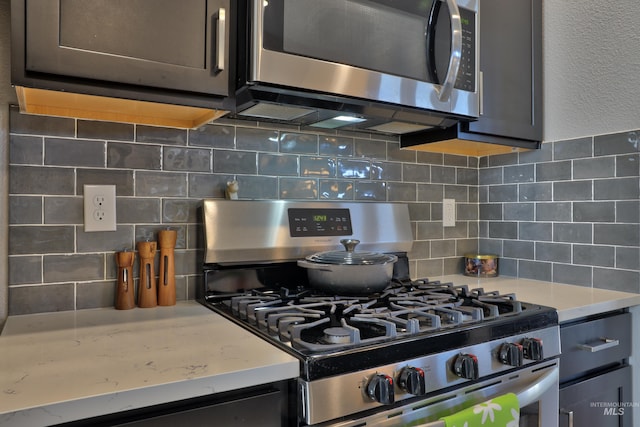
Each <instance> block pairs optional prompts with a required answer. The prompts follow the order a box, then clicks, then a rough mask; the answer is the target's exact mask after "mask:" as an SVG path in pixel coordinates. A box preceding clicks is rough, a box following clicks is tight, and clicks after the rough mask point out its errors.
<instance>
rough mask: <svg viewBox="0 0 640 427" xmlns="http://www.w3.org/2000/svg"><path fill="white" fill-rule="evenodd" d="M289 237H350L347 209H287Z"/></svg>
mask: <svg viewBox="0 0 640 427" xmlns="http://www.w3.org/2000/svg"><path fill="white" fill-rule="evenodd" d="M288 214H289V231H290V233H291V237H316V236H351V235H352V234H353V228H352V227H351V214H350V213H349V209H331V208H327V209H318V208H313V209H311V208H310V209H293V208H292V209H289V210H288Z"/></svg>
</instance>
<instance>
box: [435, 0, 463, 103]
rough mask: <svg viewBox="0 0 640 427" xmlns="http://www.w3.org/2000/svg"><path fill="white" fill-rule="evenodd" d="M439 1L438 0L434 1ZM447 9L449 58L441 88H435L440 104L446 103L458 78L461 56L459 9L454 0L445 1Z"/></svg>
mask: <svg viewBox="0 0 640 427" xmlns="http://www.w3.org/2000/svg"><path fill="white" fill-rule="evenodd" d="M436 1H440V0H436ZM446 1H447V6H448V8H449V18H450V19H451V56H450V57H449V67H448V69H447V75H446V76H445V78H444V82H443V83H442V86H440V87H436V92H437V94H438V99H439V100H440V101H442V102H445V101H448V100H449V98H450V97H451V92H452V91H453V85H455V83H456V79H457V78H458V70H459V69H460V57H461V56H462V23H461V22H460V9H458V4H457V3H456V0H446Z"/></svg>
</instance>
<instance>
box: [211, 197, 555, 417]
mask: <svg viewBox="0 0 640 427" xmlns="http://www.w3.org/2000/svg"><path fill="white" fill-rule="evenodd" d="M202 214H203V222H204V228H205V235H206V254H205V263H204V281H203V283H204V285H203V289H202V294H201V295H200V300H201V302H202V303H203V304H204V305H206V306H207V307H210V308H211V309H213V310H215V311H216V312H218V313H220V314H222V315H224V316H226V317H228V318H229V319H231V320H232V321H234V322H237V323H238V324H240V325H242V326H243V327H245V328H247V329H249V330H250V331H252V332H254V333H255V334H256V335H258V336H260V337H262V338H264V339H265V340H268V341H269V342H271V343H273V344H274V345H276V346H278V347H280V348H282V349H283V350H284V351H287V352H289V353H291V354H292V355H294V356H295V357H297V358H298V359H299V360H300V378H299V379H298V380H297V386H296V392H295V393H294V394H295V395H294V396H292V401H293V402H292V403H293V405H294V406H295V407H297V417H296V420H291V425H299V426H334V427H335V426H342V427H347V426H351V427H355V426H370V425H371V426H372V425H375V426H407V425H412V426H421V425H425V426H432V425H433V426H438V425H443V424H442V422H441V421H438V419H439V418H440V417H442V416H445V415H449V414H452V413H454V412H457V411H459V410H461V409H463V408H465V407H467V406H470V405H473V404H477V403H480V402H484V401H486V400H488V399H491V398H494V397H497V396H501V395H503V394H505V393H514V394H516V395H517V398H518V402H519V406H520V407H519V416H518V418H519V421H518V424H517V425H520V426H534V425H535V426H545V427H548V426H555V425H557V423H558V415H557V414H558V356H559V354H560V338H559V328H558V317H557V312H556V310H555V309H552V308H549V307H544V306H539V305H534V304H529V303H526V302H523V301H519V300H517V298H516V296H515V295H513V294H509V295H501V294H499V293H497V292H492V291H491V290H484V289H482V288H472V287H469V286H454V285H453V284H451V283H441V282H437V281H431V280H429V279H426V278H424V279H411V277H410V272H409V262H408V257H407V252H408V251H410V250H411V246H412V241H413V230H412V225H411V222H410V219H409V209H408V206H407V205H405V204H396V203H355V202H293V201H226V200H205V201H204V203H203V209H202ZM344 238H350V239H358V240H360V241H361V243H360V245H359V246H358V248H356V249H357V250H360V249H363V250H364V251H363V252H361V253H363V254H365V255H366V254H369V253H373V254H382V253H384V254H391V255H393V258H394V259H395V258H396V257H397V262H395V264H394V266H393V275H392V278H391V280H390V282H389V284H388V286H387V287H386V288H384V289H383V290H380V291H376V292H366V293H362V294H360V293H358V292H354V291H353V289H349V292H346V293H345V294H336V293H335V292H327V291H326V290H323V289H322V288H318V287H317V286H312V285H311V284H310V282H309V280H308V273H307V271H306V270H305V269H304V268H301V267H300V266H298V262H297V261H298V260H300V259H302V258H305V257H309V256H310V255H311V254H314V253H318V252H320V253H321V254H322V253H331V254H332V256H335V254H336V253H338V256H339V251H341V250H343V251H344V249H341V245H340V240H342V239H344ZM365 258H366V257H365ZM347 259H348V260H352V257H351V256H349V257H347ZM365 263H366V262H365ZM354 283H355V284H356V286H357V285H358V279H357V278H354ZM364 287H365V285H364V284H363V288H364Z"/></svg>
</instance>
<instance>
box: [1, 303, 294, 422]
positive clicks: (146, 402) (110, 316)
mask: <svg viewBox="0 0 640 427" xmlns="http://www.w3.org/2000/svg"><path fill="white" fill-rule="evenodd" d="M299 369H300V368H299V362H298V360H297V359H296V358H295V357H293V356H291V355H289V354H287V353H286V352H284V351H282V350H281V349H278V348H276V347H275V346H273V345H271V344H269V343H267V342H266V341H264V340H263V339H261V338H259V337H257V336H255V335H253V334H252V333H250V332H248V331H246V330H244V329H243V328H241V327H240V326H238V325H236V324H234V323H233V322H231V321H229V320H228V319H225V318H224V317H222V316H220V315H218V314H216V313H214V312H213V311H211V310H209V309H208V308H206V307H204V306H202V305H200V304H199V303H196V302H194V301H190V302H180V303H178V304H177V305H175V306H172V307H155V308H148V309H141V308H135V309H132V310H115V309H92V310H79V311H66V312H58V313H46V314H35V315H24V316H11V317H9V318H8V319H7V322H6V325H5V328H4V331H3V333H2V335H1V336H0V396H1V397H0V425H2V426H3V427H9V426H26V425H28V426H30V427H34V426H38V425H51V424H55V423H61V422H65V421H70V420H75V419H83V418H88V417H93V416H98V415H103V414H108V413H113V412H119V411H124V410H128V409H134V408H140V407H145V406H150V405H155V404H161V403H166V402H170V401H175V400H180V399H187V398H191V397H196V396H202V395H207V394H212V393H219V392H224V391H229V390H235V389H239V388H243V387H248V386H253V385H259V384H265V383H269V382H274V381H279V380H283V379H288V378H296V377H298V376H299Z"/></svg>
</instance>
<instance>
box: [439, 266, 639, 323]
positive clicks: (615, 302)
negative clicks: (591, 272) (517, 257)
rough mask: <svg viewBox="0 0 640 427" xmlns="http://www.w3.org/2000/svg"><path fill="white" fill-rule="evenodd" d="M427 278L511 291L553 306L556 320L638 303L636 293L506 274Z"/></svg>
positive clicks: (522, 296) (506, 291)
mask: <svg viewBox="0 0 640 427" xmlns="http://www.w3.org/2000/svg"><path fill="white" fill-rule="evenodd" d="M429 279H432V280H440V281H442V282H453V283H454V284H455V285H468V286H469V287H470V288H484V290H485V291H499V292H501V293H515V294H516V298H517V299H518V300H520V301H523V302H529V303H533V304H538V305H546V306H549V307H555V308H556V309H557V310H558V320H559V321H560V323H563V322H569V321H571V320H576V319H580V318H582V317H586V316H590V315H594V314H598V313H605V312H607V311H613V310H618V309H621V308H627V307H633V306H636V305H640V294H632V293H628V292H619V291H609V290H605V289H597V288H587V287H584V286H575V285H565V284H560V283H551V282H543V281H539V280H528V279H518V278H515V277H507V276H504V277H502V276H499V277H485V278H476V277H469V276H465V275H462V274H455V275H450V276H440V277H430V278H429Z"/></svg>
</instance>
